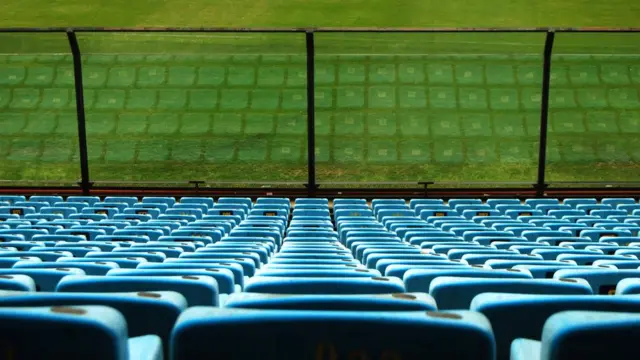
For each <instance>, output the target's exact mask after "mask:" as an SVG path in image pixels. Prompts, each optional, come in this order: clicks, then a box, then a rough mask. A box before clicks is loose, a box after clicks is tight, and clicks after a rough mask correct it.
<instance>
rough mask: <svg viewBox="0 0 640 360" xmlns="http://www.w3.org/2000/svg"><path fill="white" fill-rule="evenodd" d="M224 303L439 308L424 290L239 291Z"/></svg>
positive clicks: (268, 307) (301, 307)
mask: <svg viewBox="0 0 640 360" xmlns="http://www.w3.org/2000/svg"><path fill="white" fill-rule="evenodd" d="M224 307H226V308H238V309H265V310H316V311H318V310H322V311H418V310H423V311H436V310H437V306H436V302H435V301H434V300H433V298H432V297H431V296H429V295H427V294H423V293H397V294H383V295H371V294H367V295H344V294H342V295H316V294H310V295H275V294H258V293H235V294H232V295H230V296H229V297H228V299H227V302H226V303H225V305H224Z"/></svg>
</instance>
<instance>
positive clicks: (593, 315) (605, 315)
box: [512, 311, 640, 360]
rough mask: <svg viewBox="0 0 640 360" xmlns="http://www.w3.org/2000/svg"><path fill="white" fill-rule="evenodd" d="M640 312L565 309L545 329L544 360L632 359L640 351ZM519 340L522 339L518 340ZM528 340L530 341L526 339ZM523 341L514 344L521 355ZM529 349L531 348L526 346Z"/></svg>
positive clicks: (551, 319) (546, 324)
mask: <svg viewBox="0 0 640 360" xmlns="http://www.w3.org/2000/svg"><path fill="white" fill-rule="evenodd" d="M639 334H640V315H639V314H636V313H623V312H594V311H565V312H561V313H557V314H555V315H553V316H551V317H550V318H549V319H548V320H547V322H546V323H545V326H544V328H543V330H542V339H543V341H542V342H541V344H540V357H541V358H542V359H557V360H565V359H604V358H608V359H628V358H629V357H630V356H631V357H633V355H631V354H634V352H635V351H636V350H637V347H636V344H635V343H634V341H635V340H637V339H638V335H639ZM516 341H518V340H516ZM525 343H526V341H525ZM520 344H521V342H520V341H518V343H514V344H513V345H514V347H513V348H512V353H515V354H517V353H518V351H519V350H520V348H519V346H520ZM524 348H525V350H524V351H526V352H528V351H530V347H529V346H527V345H525V347H524Z"/></svg>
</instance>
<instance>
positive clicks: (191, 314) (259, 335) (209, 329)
mask: <svg viewBox="0 0 640 360" xmlns="http://www.w3.org/2000/svg"><path fill="white" fill-rule="evenodd" d="M269 333H273V334H278V337H282V338H288V339H292V338H295V339H296V341H292V342H289V343H288V345H287V346H286V347H283V346H274V345H273V338H272V337H271V336H265V334H269ZM301 333H304V334H305V336H299V334H301ZM237 339H243V341H245V342H247V343H250V344H251V346H238V344H237ZM418 339H420V341H418ZM454 339H455V340H454ZM493 341H494V340H493V335H492V333H491V327H490V324H489V323H488V322H487V321H486V319H484V317H483V316H482V315H479V314H476V313H471V312H424V311H373V312H368V311H303V310H253V309H216V308H211V307H195V308H191V309H187V310H186V311H185V312H184V313H183V314H182V315H181V316H180V318H179V319H178V322H177V323H176V327H175V329H174V331H173V334H172V343H171V348H172V355H173V359H174V360H187V359H190V360H193V359H195V360H198V359H211V358H214V357H215V358H224V359H230V360H234V359H238V360H240V359H257V358H260V359H265V360H275V359H282V358H292V359H293V358H295V359H302V358H305V359H306V358H314V359H324V358H334V359H342V358H343V357H344V358H348V357H350V356H349V354H352V356H353V354H358V355H357V356H358V357H359V358H368V359H381V358H384V359H400V358H402V359H421V358H424V356H425V355H424V351H425V349H429V350H428V351H429V358H433V359H471V358H473V359H478V360H489V359H493V358H494V355H495V351H494V344H493Z"/></svg>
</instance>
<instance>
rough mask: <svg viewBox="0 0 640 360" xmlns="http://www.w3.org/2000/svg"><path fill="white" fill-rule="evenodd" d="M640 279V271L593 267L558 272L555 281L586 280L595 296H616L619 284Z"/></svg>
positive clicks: (554, 276)
mask: <svg viewBox="0 0 640 360" xmlns="http://www.w3.org/2000/svg"><path fill="white" fill-rule="evenodd" d="M637 277H640V270H616V269H604V268H596V267H593V268H592V269H589V267H586V266H585V267H581V268H573V269H572V268H567V269H562V270H558V271H556V272H555V274H554V275H553V278H554V279H584V280H586V281H588V282H589V284H590V285H591V287H592V289H593V293H594V294H600V295H614V294H615V293H616V286H617V285H618V282H619V281H620V280H622V279H626V278H637Z"/></svg>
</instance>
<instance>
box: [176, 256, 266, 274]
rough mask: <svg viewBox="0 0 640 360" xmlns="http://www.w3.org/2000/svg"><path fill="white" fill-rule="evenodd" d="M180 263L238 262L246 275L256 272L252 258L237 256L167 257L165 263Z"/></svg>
mask: <svg viewBox="0 0 640 360" xmlns="http://www.w3.org/2000/svg"><path fill="white" fill-rule="evenodd" d="M169 263H180V264H210V263H225V264H238V265H240V266H242V271H243V272H244V274H245V276H253V275H255V272H256V267H255V263H254V262H253V260H251V259H245V258H236V257H224V258H214V257H210V258H205V259H202V258H200V259H191V258H182V257H181V258H177V259H167V260H165V262H164V264H169ZM203 266H204V265H203Z"/></svg>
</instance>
